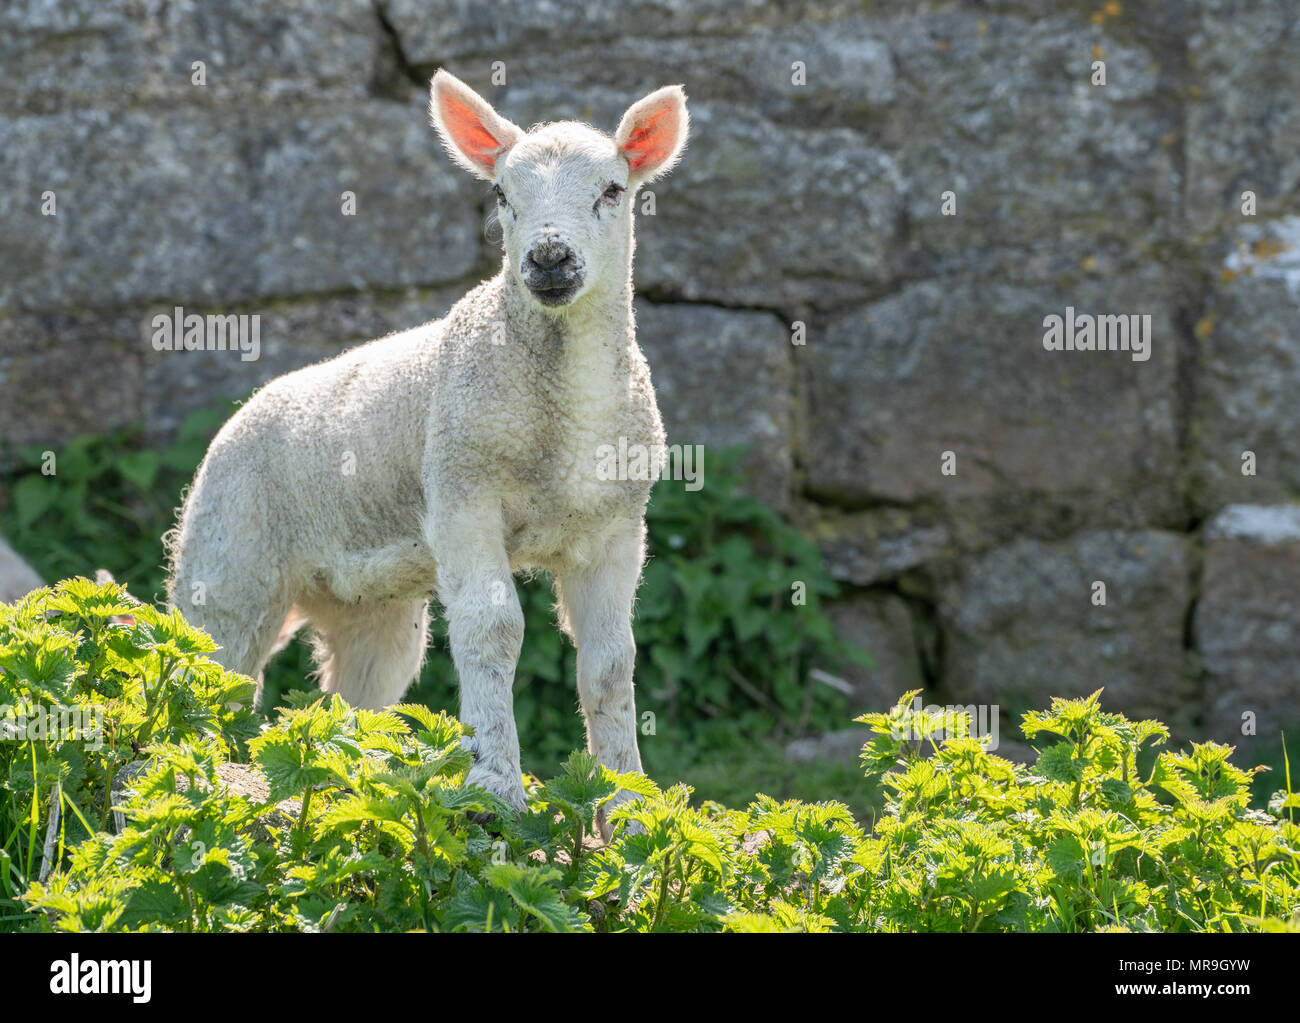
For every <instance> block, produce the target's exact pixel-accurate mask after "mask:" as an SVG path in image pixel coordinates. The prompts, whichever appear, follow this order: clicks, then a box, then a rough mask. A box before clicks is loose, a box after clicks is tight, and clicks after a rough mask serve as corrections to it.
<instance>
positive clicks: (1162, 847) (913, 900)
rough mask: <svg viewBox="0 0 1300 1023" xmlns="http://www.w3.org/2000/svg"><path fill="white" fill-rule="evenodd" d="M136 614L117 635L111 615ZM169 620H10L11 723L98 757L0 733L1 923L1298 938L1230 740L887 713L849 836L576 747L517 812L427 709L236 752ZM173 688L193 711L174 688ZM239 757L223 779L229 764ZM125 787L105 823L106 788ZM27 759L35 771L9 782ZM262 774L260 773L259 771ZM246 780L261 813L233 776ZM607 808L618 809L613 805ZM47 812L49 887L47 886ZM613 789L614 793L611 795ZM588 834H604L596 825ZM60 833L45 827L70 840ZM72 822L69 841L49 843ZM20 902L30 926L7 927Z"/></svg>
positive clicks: (868, 750) (313, 719) (210, 674)
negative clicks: (1027, 751)
mask: <svg viewBox="0 0 1300 1023" xmlns="http://www.w3.org/2000/svg"><path fill="white" fill-rule="evenodd" d="M128 613H129V614H133V615H135V616H136V619H135V623H134V624H131V623H123V622H121V621H119V620H118V619H119V617H120V616H121V615H123V614H128ZM209 648H210V644H209V643H208V642H207V640H206V637H204V636H203V635H202V634H201V633H197V632H195V631H194V630H192V629H190V628H189V627H188V626H186V625H185V624H184V623H183V622H182V621H180V619H179V618H177V617H176V616H173V615H164V614H161V613H159V612H156V611H152V610H151V609H147V608H146V609H142V608H134V607H132V608H124V605H123V603H122V601H121V593H120V591H119V590H118V589H117V588H115V587H96V586H93V585H92V584H89V583H87V582H85V580H72V581H70V582H67V583H64V584H62V585H61V586H59V587H57V588H56V589H55V590H53V591H50V590H44V591H38V592H37V593H36V594H34V595H32V596H29V597H28V598H26V599H25V600H24V601H22V602H21V603H19V604H18V605H15V606H13V607H0V670H3V673H4V674H3V676H0V682H2V683H3V685H4V686H5V690H4V691H5V694H6V699H8V700H10V701H11V702H13V701H16V700H21V701H26V703H27V704H28V705H32V704H37V703H42V702H55V701H64V702H66V701H68V700H74V701H75V700H83V701H89V702H99V703H102V704H103V705H104V710H105V713H104V730H103V731H104V737H105V742H104V743H103V745H102V747H101V748H100V749H99V750H98V751H96V752H94V753H91V752H90V751H89V750H87V749H85V748H84V746H85V744H84V743H81V744H79V743H78V742H76V741H75V740H73V739H68V738H64V737H58V736H56V737H46V738H27V739H25V740H22V741H19V742H8V743H5V744H3V750H4V752H3V756H4V757H5V763H6V766H7V773H6V775H5V778H4V780H3V785H2V787H0V794H3V797H4V799H5V802H4V804H3V806H4V807H5V814H6V816H5V817H4V818H2V819H0V820H2V822H3V826H4V828H5V829H6V831H5V833H4V834H5V837H4V842H5V845H4V849H5V871H6V872H5V877H6V879H7V880H6V883H7V884H8V885H9V886H10V888H11V890H12V891H13V895H11V902H10V907H11V912H10V914H9V919H8V921H7V925H8V926H10V927H21V928H23V929H28V930H41V929H53V930H63V931H93V930H114V931H116V930H161V931H246V930H275V931H377V930H383V931H390V930H430V931H432V930H446V931H480V932H485V931H593V930H594V931H605V932H627V931H633V932H640V931H719V930H723V931H737V932H738V931H764V932H766V931H846V930H851V931H914V930H944V931H949V930H951V931H989V930H998V931H1011V930H1016V931H1080V930H1115V929H1123V930H1178V931H1208V930H1234V931H1236V930H1285V929H1288V928H1295V927H1297V926H1300V853H1298V851H1297V850H1298V849H1300V828H1298V827H1297V825H1296V824H1295V821H1294V816H1295V811H1296V809H1297V808H1298V807H1300V799H1298V798H1297V796H1296V795H1295V794H1293V793H1292V792H1291V791H1290V784H1289V776H1288V778H1287V789H1286V791H1283V792H1278V793H1277V794H1276V795H1275V797H1274V799H1273V804H1272V807H1273V812H1272V813H1266V812H1263V811H1259V810H1251V809H1249V808H1248V795H1249V784H1250V781H1251V776H1252V774H1253V772H1248V771H1243V770H1241V769H1240V768H1238V767H1236V766H1235V765H1233V764H1232V762H1231V760H1230V756H1229V754H1230V753H1231V750H1230V749H1228V748H1227V747H1223V746H1218V745H1215V744H1213V743H1207V744H1204V745H1194V746H1193V747H1192V748H1191V749H1190V750H1189V751H1182V752H1171V751H1164V750H1162V751H1160V752H1159V753H1158V755H1157V757H1156V760H1155V762H1154V766H1153V767H1152V768H1151V769H1150V770H1149V772H1147V773H1146V774H1145V776H1144V775H1143V774H1142V773H1139V771H1138V769H1137V766H1136V765H1137V763H1138V754H1139V752H1140V751H1141V750H1142V749H1144V748H1145V747H1146V746H1156V747H1159V746H1161V745H1163V744H1164V742H1165V741H1166V735H1167V733H1166V730H1165V728H1164V726H1163V725H1161V724H1160V723H1159V722H1154V721H1144V722H1131V721H1128V720H1127V719H1125V718H1123V717H1122V716H1120V715H1117V714H1109V713H1106V712H1104V711H1102V710H1101V709H1100V708H1099V706H1098V696H1097V694H1094V695H1093V696H1091V697H1089V698H1087V699H1085V700H1055V701H1053V703H1052V706H1051V708H1050V709H1049V710H1048V711H1046V712H1042V713H1029V714H1026V715H1025V722H1024V731H1025V733H1026V735H1027V736H1028V737H1030V738H1031V739H1035V738H1036V739H1037V740H1039V741H1040V742H1041V750H1040V755H1039V758H1038V762H1037V764H1035V765H1034V766H1032V767H1025V766H1021V765H1015V764H1012V763H1010V762H1008V761H1006V760H1003V759H1001V758H999V757H997V756H996V755H995V754H994V753H992V752H990V751H989V750H987V749H985V748H984V746H983V745H981V743H980V742H979V741H977V740H975V739H973V738H971V737H970V736H969V721H968V720H967V719H966V718H965V717H964V716H962V715H959V714H951V713H949V714H945V715H944V716H942V717H935V716H932V715H928V714H927V713H926V712H924V711H917V710H915V709H914V708H913V706H912V704H911V700H912V697H913V696H914V695H916V694H914V693H908V694H905V695H904V696H903V697H902V699H901V700H900V701H899V703H898V704H897V705H896V706H895V707H894V708H893V709H891V710H890V711H889V712H887V713H882V714H868V715H865V716H864V717H862V718H860V719H859V720H860V721H862V722H863V723H864V724H866V725H867V726H868V729H869V734H867V735H866V736H864V738H866V739H867V742H866V744H865V746H864V749H863V762H864V764H865V765H866V768H867V771H868V773H869V774H871V775H873V776H880V778H881V780H882V782H883V784H884V786H885V788H886V790H887V791H888V793H889V801H888V803H887V805H886V808H885V811H884V813H883V814H882V816H881V817H880V818H879V820H878V821H877V822H876V825H875V827H874V829H873V831H872V832H871V833H867V832H865V831H864V830H863V828H862V827H861V826H860V825H859V823H858V822H857V821H856V820H855V819H854V817H853V815H852V813H851V812H850V811H849V810H848V808H847V807H846V806H845V805H843V804H842V803H840V802H837V801H829V802H824V803H804V802H800V801H798V800H788V801H779V800H776V799H772V798H769V797H767V796H763V795H758V796H756V797H755V798H754V799H753V800H752V801H751V802H750V803H749V804H748V806H746V807H745V808H744V809H728V808H727V807H725V806H722V805H721V804H718V803H715V802H705V803H704V804H703V805H702V806H692V805H691V790H690V788H689V787H688V786H686V785H681V784H679V785H674V786H672V787H670V788H667V789H662V788H660V787H659V786H657V785H655V784H654V783H653V782H652V781H650V780H649V779H648V778H646V777H643V776H639V775H636V776H634V775H618V774H615V773H613V772H611V771H609V770H607V769H606V768H604V767H602V766H601V765H599V764H597V763H596V762H595V760H594V759H593V758H592V757H591V756H590V755H589V754H587V753H575V754H572V755H571V756H570V757H569V758H568V759H567V760H566V761H565V762H564V764H563V765H562V766H561V768H560V769H559V771H558V772H557V773H556V776H555V777H554V778H552V779H551V780H549V781H547V782H545V783H538V782H537V781H536V780H535V779H528V780H527V789H526V791H527V793H528V807H527V809H526V810H525V811H524V812H523V813H520V814H516V813H515V812H514V811H513V810H512V809H511V808H510V807H509V806H507V805H506V804H504V803H503V802H502V801H500V800H499V799H497V798H496V797H495V796H493V795H491V794H490V793H487V792H485V791H483V790H482V789H480V788H478V787H476V786H470V785H467V784H466V775H467V773H468V771H469V767H470V764H471V755H470V753H469V752H468V750H467V748H466V747H465V745H464V744H463V742H462V740H463V739H464V737H465V736H466V735H467V733H468V730H467V729H466V728H465V727H464V726H462V725H461V724H459V723H458V722H456V721H455V720H454V719H452V718H450V717H448V716H447V715H446V714H443V713H434V712H433V711H431V710H429V709H428V708H427V707H424V706H423V705H420V704H405V705H402V706H399V707H395V708H393V709H392V710H390V711H385V712H372V711H362V710H355V709H353V708H350V707H348V706H347V705H346V704H345V703H344V702H343V701H342V700H340V699H339V698H338V697H313V696H311V695H309V694H303V695H298V696H294V697H293V698H292V699H291V700H290V701H289V704H290V705H289V706H287V707H286V708H284V709H283V710H282V712H281V713H280V714H279V716H278V718H277V720H276V721H275V722H274V723H273V724H267V725H265V726H263V728H262V730H261V733H260V734H258V735H256V736H255V737H251V738H250V737H249V735H248V731H249V725H250V723H251V717H250V715H248V714H247V713H246V712H243V711H237V710H231V709H229V704H230V703H232V702H240V701H243V700H245V699H246V698H247V696H248V695H249V691H250V684H249V683H248V681H247V680H245V679H241V678H239V677H237V676H232V675H230V674H228V673H226V672H224V671H222V670H221V669H219V668H217V667H216V666H215V665H211V664H210V662H208V661H207V660H206V659H205V658H204V657H203V653H204V651H205V650H207V649H209ZM187 694H188V695H187ZM245 758H246V759H247V760H248V761H250V763H251V765H253V767H252V768H250V767H238V766H237V762H238V761H241V760H243V759H245ZM127 759H135V760H137V761H138V762H140V763H141V765H142V768H143V769H142V770H139V771H138V773H136V774H135V776H134V777H133V778H132V780H131V781H130V783H129V786H128V791H127V792H126V793H125V794H124V795H122V796H121V797H120V798H119V800H118V801H119V802H120V804H121V806H120V808H121V810H122V812H123V815H124V818H125V821H126V823H125V826H124V827H123V828H122V830H121V831H120V832H115V831H113V830H111V829H110V828H108V827H107V826H105V823H106V821H107V820H108V819H109V816H110V814H109V811H110V810H111V809H112V803H113V799H112V798H110V796H109V793H108V791H107V785H108V780H109V778H110V777H111V776H112V774H113V772H114V770H115V769H116V767H117V766H118V765H120V764H122V763H123V762H125V760H127ZM28 763H30V764H33V765H35V767H34V768H32V769H30V770H29V769H28V768H26V767H25V766H24V765H25V764H28ZM253 768H255V771H254V770H253ZM232 771H236V772H242V773H243V776H244V777H245V778H247V777H249V776H250V775H253V774H256V775H257V776H260V778H261V779H264V781H265V786H266V788H265V792H264V794H258V790H256V788H255V787H254V788H249V787H247V786H245V787H241V786H239V785H236V784H234V783H233V782H232V780H231V778H232V775H231V772H232ZM622 794H630V796H629V795H622ZM64 796H66V797H67V798H68V800H69V801H70V802H69V805H70V806H72V805H75V811H74V813H73V814H72V816H73V817H75V818H76V819H77V820H79V821H83V822H84V823H83V825H82V827H83V830H81V831H78V832H73V831H72V830H66V831H65V832H64V837H63V840H62V841H61V842H60V843H59V844H58V845H57V846H55V847H54V850H55V851H54V852H53V853H52V859H51V865H52V866H54V867H55V868H56V869H54V870H53V871H52V872H50V873H49V874H48V876H46V877H44V878H43V879H42V877H41V874H40V871H39V870H38V869H37V864H38V860H39V859H40V858H41V857H40V856H39V854H35V855H34V854H28V853H27V852H26V850H29V849H31V850H39V849H40V848H41V847H42V846H43V844H44V838H43V836H44V834H46V833H49V827H48V821H49V819H50V816H51V813H50V808H52V807H53V806H55V805H61V804H60V800H62V799H63V798H64ZM620 800H622V801H621V802H620ZM602 815H607V816H608V818H609V820H610V822H611V823H612V825H613V839H612V841H610V842H609V844H607V845H601V844H600V843H599V841H598V840H597V839H596V837H595V835H596V834H597V831H598V827H597V826H598V823H599V819H600V817H601V816H602ZM67 816H68V815H66V814H65V815H64V816H63V819H64V821H66V820H67ZM60 827H61V828H62V827H63V825H60ZM20 907H21V908H20Z"/></svg>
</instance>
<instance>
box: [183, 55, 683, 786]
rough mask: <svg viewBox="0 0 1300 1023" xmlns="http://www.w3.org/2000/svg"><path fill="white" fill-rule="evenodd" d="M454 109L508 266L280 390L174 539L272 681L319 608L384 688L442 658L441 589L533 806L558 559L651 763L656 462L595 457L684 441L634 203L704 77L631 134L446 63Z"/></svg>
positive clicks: (214, 474) (626, 729)
mask: <svg viewBox="0 0 1300 1023" xmlns="http://www.w3.org/2000/svg"><path fill="white" fill-rule="evenodd" d="M431 112H432V116H433V122H434V125H435V127H436V128H437V131H438V133H439V135H440V136H441V139H442V142H443V144H444V145H445V146H446V148H447V151H448V153H449V154H450V155H451V157H452V159H453V160H455V161H456V162H457V163H459V164H460V165H461V166H463V167H464V168H466V169H467V170H469V171H470V172H471V173H472V174H475V175H476V176H478V177H480V178H483V179H485V180H487V181H490V182H492V185H493V191H494V193H495V195H496V199H497V204H498V207H499V210H498V216H499V220H500V223H501V227H502V229H503V232H504V248H505V259H504V263H503V265H502V268H501V271H500V272H499V273H498V274H497V275H496V276H495V277H493V278H491V279H490V280H487V281H484V282H483V283H482V284H480V285H479V286H478V287H477V288H475V289H474V290H473V291H471V292H470V293H469V294H468V295H466V296H465V297H464V298H463V299H461V301H459V302H458V303H457V304H456V305H455V306H454V307H453V308H452V310H451V311H450V312H449V313H448V314H447V316H446V317H445V318H444V319H442V320H439V321H435V322H433V323H429V324H426V325H425V326H423V327H417V328H415V329H414V330H409V331H405V332H403V333H399V334H394V335H391V336H389V337H386V338H382V339H380V340H378V341H372V342H370V343H369V344H366V345H363V346H361V347H359V348H356V349H353V350H351V351H349V352H346V353H344V354H342V355H340V356H338V357H337V358H335V359H332V360H330V361H328V362H324V363H320V364H318V365H315V366H309V367H307V368H305V369H301V370H298V371H296V372H293V373H289V374H287V375H285V376H282V377H280V378H278V379H276V380H274V381H272V382H271V383H269V384H268V385H266V386H265V387H264V388H263V389H262V390H260V391H259V392H258V393H257V394H256V395H255V396H254V397H253V398H252V400H250V401H249V402H248V404H247V405H245V406H244V407H243V408H242V409H241V410H240V411H239V412H238V414H236V415H235V416H234V417H233V418H232V419H231V420H230V422H229V423H227V424H226V426H225V427H224V428H223V429H222V430H221V432H220V433H219V434H218V435H217V437H216V439H215V440H214V441H213V442H212V446H211V448H210V449H209V450H208V453H207V456H206V458H205V459H204V461H203V464H202V466H201V467H200V468H199V471H198V474H197V476H196V477H195V480H194V484H193V487H192V489H191V491H190V493H189V495H188V497H187V499H186V501H185V504H184V507H183V508H182V509H181V515H180V520H179V522H178V524H177V526H176V528H175V529H174V530H173V531H171V533H169V534H168V538H167V539H168V543H169V548H170V551H171V559H172V564H171V567H172V573H171V580H170V584H169V587H168V596H169V599H170V600H171V602H172V603H173V605H174V606H176V607H179V608H180V609H181V610H182V611H183V612H184V614H185V615H186V617H187V618H189V619H190V620H191V621H193V622H194V623H195V624H197V625H199V626H201V627H203V628H204V629H206V630H207V631H208V632H210V633H211V634H212V636H213V637H214V638H215V639H216V641H217V642H218V643H219V644H220V645H221V647H222V649H221V651H220V652H219V653H218V655H217V657H218V659H219V660H221V661H222V663H224V664H225V665H226V666H227V667H229V668H231V669H234V670H236V671H239V672H243V673H245V674H248V675H251V676H254V677H259V676H260V673H261V671H262V669H263V667H264V665H265V664H266V661H267V659H268V658H269V657H270V655H271V654H272V653H273V652H274V651H275V650H276V649H278V646H279V645H282V644H283V643H284V642H287V640H288V638H289V636H291V635H292V633H293V631H294V630H295V629H296V628H297V627H299V626H300V625H302V624H304V623H308V622H309V623H310V624H311V626H312V628H313V631H314V632H315V634H316V637H317V639H316V657H317V663H318V667H319V674H320V682H321V687H322V688H323V689H325V690H327V691H332V692H337V693H340V694H342V695H343V696H344V697H345V698H346V699H347V700H349V701H350V702H351V703H353V704H355V705H357V706H361V707H370V708H380V707H385V706H389V705H391V704H393V703H395V702H397V701H398V700H400V698H401V697H402V695H403V693H404V692H405V691H406V689H407V687H408V686H409V685H410V683H411V682H412V680H413V679H414V678H415V676H416V674H417V673H418V671H419V668H420V664H421V662H422V660H423V657H424V651H425V645H426V632H427V626H428V620H429V619H428V604H429V597H430V596H431V595H432V594H436V595H437V597H438V598H439V600H440V601H441V602H442V604H443V605H444V606H445V608H446V613H447V621H448V627H449V630H450V639H451V653H452V658H453V660H454V661H455V665H456V670H457V672H458V674H459V677H460V687H461V709H460V715H461V718H462V720H464V721H465V722H466V723H467V724H470V725H473V726H474V728H475V729H476V736H475V738H474V739H473V740H472V741H473V745H474V749H475V761H476V762H475V765H474V767H473V769H472V770H471V772H470V776H469V778H470V781H472V782H476V783H479V784H481V785H483V786H484V787H486V788H487V789H489V790H491V791H492V792H495V793H496V794H497V795H499V796H501V797H503V798H504V799H505V800H506V801H507V802H509V803H511V804H513V805H514V806H516V807H522V806H523V805H524V792H523V787H522V784H521V779H520V773H521V772H520V760H519V740H518V735H517V733H516V730H515V721H514V713H513V701H512V686H513V682H514V674H515V665H516V662H517V660H518V656H519V650H520V645H521V642H522V640H523V631H524V619H523V614H522V611H521V610H520V606H519V602H518V599H517V597H516V594H515V588H514V585H513V582H512V574H513V573H514V572H516V571H520V570H524V569H529V568H541V569H545V570H547V571H549V572H551V573H552V574H553V575H554V577H555V579H556V583H557V585H556V595H557V597H558V600H559V618H560V627H561V628H562V629H564V630H565V631H566V632H567V633H568V634H569V635H570V636H571V637H572V639H573V641H574V643H575V645H576V647H577V653H578V656H577V666H578V694H579V698H580V702H581V706H582V712H583V715H584V717H585V719H586V725H587V742H588V747H589V748H590V750H591V751H592V752H593V753H594V754H595V755H596V756H597V757H598V758H599V760H600V761H601V762H602V763H603V764H605V765H607V766H608V767H610V768H612V769H614V770H617V771H639V770H640V769H641V758H640V753H639V751H638V749H637V738H636V731H637V729H636V711H635V705H634V702H633V690H632V669H633V661H634V656H635V646H634V644H633V639H632V627H631V614H632V602H633V598H634V595H635V592H636V588H637V583H638V580H639V578H640V573H641V566H642V561H643V558H644V550H645V548H644V539H645V507H646V503H647V501H648V499H649V494H650V485H651V482H652V480H649V479H635V480H608V479H603V478H601V476H602V473H600V472H598V469H597V463H598V456H597V452H598V449H600V448H601V447H602V446H604V445H615V446H616V445H618V443H619V440H620V438H626V442H627V444H628V445H644V447H645V449H646V450H662V447H661V446H662V445H663V444H664V435H663V426H662V423H661V421H660V417H659V410H658V408H657V406H656V404H655V397H654V390H653V388H652V386H651V383H650V372H649V369H648V367H647V366H646V362H645V358H644V356H643V355H642V354H641V350H640V348H639V347H638V346H637V343H636V336H635V324H634V321H633V316H632V252H633V240H632V219H633V198H634V196H635V194H636V191H637V189H638V188H639V187H640V186H641V185H642V184H644V183H645V182H647V181H650V180H651V179H653V178H654V177H656V176H658V175H660V174H662V173H664V172H666V171H667V170H669V169H670V168H671V167H672V166H673V164H674V163H675V162H676V161H677V159H678V156H679V155H680V153H681V150H682V147H683V146H684V144H685V141H686V134H687V126H688V116H687V112H686V97H685V94H684V92H683V91H682V89H681V88H680V87H679V86H669V87H666V88H662V89H659V90H658V91H656V92H653V93H651V94H650V95H648V96H646V97H645V98H644V99H642V100H640V101H639V102H637V103H636V104H634V105H633V106H632V107H631V108H630V109H629V110H628V111H627V113H626V114H625V115H624V116H623V119H622V121H621V123H620V124H619V126H618V130H617V131H616V132H615V134H614V136H613V138H610V137H609V136H607V135H605V134H603V133H601V132H598V131H596V130H595V129H593V128H590V127H588V126H587V125H584V124H577V123H572V122H561V123H555V124H547V125H542V126H538V127H535V128H533V129H532V130H531V131H527V132H525V131H523V130H522V129H520V128H518V127H517V126H516V125H514V124H512V123H511V122H510V121H508V120H506V119H505V118H503V117H501V116H500V115H499V114H497V112H496V111H495V110H493V108H492V107H491V105H490V104H488V103H487V101H486V100H484V99H483V98H482V97H481V96H479V95H478V94H477V93H475V92H474V91H473V90H472V89H470V88H469V87H468V86H466V85H465V84H464V83H463V82H461V81H459V80H458V79H456V78H455V77H453V76H452V75H450V74H448V73H446V72H445V71H439V72H438V73H437V74H436V75H435V76H434V78H433V82H432V103H431Z"/></svg>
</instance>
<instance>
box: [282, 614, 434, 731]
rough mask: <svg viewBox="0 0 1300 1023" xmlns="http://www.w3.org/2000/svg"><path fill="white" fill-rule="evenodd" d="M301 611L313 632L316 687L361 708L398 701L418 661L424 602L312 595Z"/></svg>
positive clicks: (425, 623) (425, 621) (425, 626)
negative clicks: (357, 601)
mask: <svg viewBox="0 0 1300 1023" xmlns="http://www.w3.org/2000/svg"><path fill="white" fill-rule="evenodd" d="M304 610H305V612H306V614H307V618H308V620H309V621H310V622H311V624H312V627H313V629H314V631H315V633H316V664H317V669H318V671H319V674H320V687H321V689H322V690H324V691H325V692H330V693H338V694H339V695H340V696H342V697H343V699H345V700H347V701H348V703H350V704H352V705H353V706H354V707H363V708H365V709H367V710H382V709H383V708H384V707H391V706H392V705H393V704H395V703H398V702H400V701H401V699H402V697H403V696H404V695H405V694H406V690H407V689H409V688H410V686H411V683H412V682H413V681H414V680H415V678H416V676H417V675H419V673H420V665H421V664H422V663H423V661H424V650H425V645H426V643H427V640H428V635H429V604H428V601H424V600H382V601H368V602H362V603H360V604H345V603H343V602H341V601H338V600H333V599H330V598H317V599H315V600H311V601H308V602H306V603H305V604H304Z"/></svg>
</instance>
